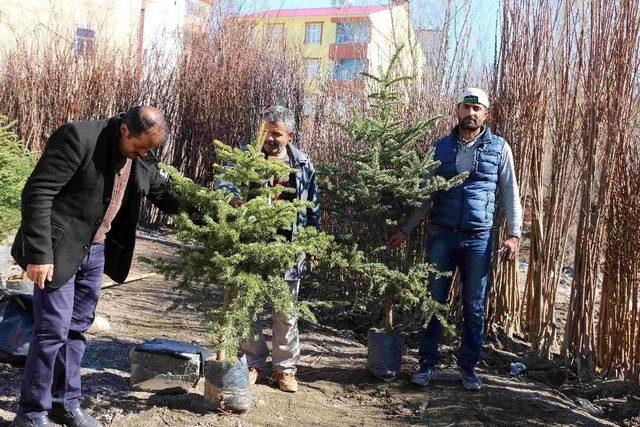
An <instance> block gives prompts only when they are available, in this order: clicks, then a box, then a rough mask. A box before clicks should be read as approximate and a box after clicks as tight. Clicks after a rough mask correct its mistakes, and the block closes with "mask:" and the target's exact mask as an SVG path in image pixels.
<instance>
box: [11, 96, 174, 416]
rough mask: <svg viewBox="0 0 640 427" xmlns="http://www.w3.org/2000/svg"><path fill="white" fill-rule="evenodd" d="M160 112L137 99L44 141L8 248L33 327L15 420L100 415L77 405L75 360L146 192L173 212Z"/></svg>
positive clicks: (128, 255)
mask: <svg viewBox="0 0 640 427" xmlns="http://www.w3.org/2000/svg"><path fill="white" fill-rule="evenodd" d="M165 128H166V124H165V119H164V117H163V115H162V113H161V112H160V111H159V110H157V109H156V108H153V107H148V106H143V107H134V108H132V109H131V110H129V111H128V112H127V113H123V114H119V115H117V116H115V117H112V118H110V119H107V120H96V121H84V122H74V123H67V124H65V125H63V126H61V127H60V128H59V129H57V130H56V131H55V132H54V133H53V134H52V135H51V137H50V138H49V140H48V141H47V144H46V146H45V149H44V152H43V153H42V157H41V158H40V160H39V162H38V164H37V165H36V167H35V169H34V170H33V172H32V174H31V176H30V177H29V179H28V181H27V183H26V185H25V187H24V190H23V192H22V223H21V226H20V228H19V230H18V234H17V236H16V238H15V240H14V244H13V247H12V252H11V253H12V255H13V257H14V258H15V260H16V262H17V263H18V264H19V265H20V266H21V267H22V268H23V269H24V270H26V272H27V276H28V277H29V279H31V280H33V282H34V283H35V286H34V300H33V302H34V305H33V309H34V321H35V329H34V334H33V338H32V340H31V344H30V348H29V354H28V356H27V363H26V366H25V376H24V380H23V384H22V391H21V397H20V410H19V412H18V415H17V416H16V419H15V420H14V425H18V426H43V425H51V424H49V417H50V418H51V420H52V421H55V422H57V423H59V424H65V425H67V426H96V425H99V423H98V422H97V421H96V420H95V419H94V418H93V417H91V416H90V415H89V414H87V413H86V412H84V411H82V409H80V395H81V392H80V362H81V360H82V355H83V353H84V349H85V338H84V332H85V331H86V330H87V329H89V327H90V326H91V324H92V322H93V319H94V316H95V307H96V304H97V302H98V297H99V294H100V288H101V285H102V275H103V272H104V273H106V274H107V275H109V276H110V277H111V278H112V279H113V280H114V281H116V282H122V281H124V280H125V278H126V277H127V274H128V273H129V268H130V266H131V260H132V257H133V249H134V245H135V231H136V225H137V222H138V215H139V211H140V204H141V202H142V199H143V197H145V196H146V197H148V198H149V199H150V200H151V202H153V203H154V204H155V205H156V206H158V207H159V208H160V209H161V210H163V211H164V212H166V213H175V212H177V208H178V206H177V202H176V201H175V199H174V198H173V197H172V196H171V195H170V181H169V180H168V177H167V175H166V174H164V173H162V172H161V171H160V170H159V169H158V167H157V160H156V157H155V156H154V155H153V154H150V152H151V150H153V149H154V148H156V147H158V146H159V145H160V144H162V143H163V142H164V140H165V132H166V129H165Z"/></svg>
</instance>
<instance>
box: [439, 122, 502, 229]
mask: <svg viewBox="0 0 640 427" xmlns="http://www.w3.org/2000/svg"><path fill="white" fill-rule="evenodd" d="M504 144H505V142H504V139H502V138H501V137H499V136H497V135H494V134H492V133H491V130H490V129H489V128H488V127H485V131H484V134H483V135H482V137H481V140H480V143H479V144H478V146H477V147H476V149H475V160H474V162H473V169H472V170H471V172H469V176H468V177H467V179H466V180H465V181H464V182H463V183H462V184H461V185H459V186H457V187H454V188H452V189H450V190H447V191H439V192H438V193H436V195H435V197H434V202H433V208H432V209H431V222H432V223H433V224H438V225H441V226H443V227H445V228H449V229H454V230H461V231H478V230H487V229H490V228H492V227H493V214H494V212H495V211H496V194H497V191H498V176H499V168H500V160H501V158H502V148H503V147H504ZM457 153H458V127H457V126H456V127H454V128H453V130H452V131H451V133H450V134H449V135H447V136H445V137H444V138H442V139H440V140H439V141H437V142H436V143H435V159H436V160H438V161H440V166H439V167H438V169H437V170H436V174H437V175H440V176H442V177H443V178H446V179H451V178H453V177H454V176H456V175H457V174H458V171H457V170H456V154H457Z"/></svg>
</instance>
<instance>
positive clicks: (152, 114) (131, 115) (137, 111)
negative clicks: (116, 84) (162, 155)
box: [122, 105, 166, 136]
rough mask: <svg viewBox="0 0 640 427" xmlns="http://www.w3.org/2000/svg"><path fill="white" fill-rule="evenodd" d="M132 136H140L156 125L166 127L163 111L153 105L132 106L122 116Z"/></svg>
mask: <svg viewBox="0 0 640 427" xmlns="http://www.w3.org/2000/svg"><path fill="white" fill-rule="evenodd" d="M122 121H123V122H124V124H126V125H127V128H129V132H130V133H131V135H132V136H139V135H140V134H143V133H145V132H148V131H149V130H150V129H151V128H153V127H155V126H162V127H163V128H165V127H166V123H165V119H164V116H163V115H162V113H160V111H158V110H157V109H155V108H153V107H148V106H145V105H140V106H137V107H133V108H130V109H129V111H127V112H126V113H124V117H123V118H122Z"/></svg>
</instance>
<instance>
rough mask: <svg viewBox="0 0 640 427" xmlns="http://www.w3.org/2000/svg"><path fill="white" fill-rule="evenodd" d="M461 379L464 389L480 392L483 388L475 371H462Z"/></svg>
mask: <svg viewBox="0 0 640 427" xmlns="http://www.w3.org/2000/svg"><path fill="white" fill-rule="evenodd" d="M460 379H461V380H462V387H464V388H465V390H474V391H475V390H480V389H481V388H482V381H480V378H478V375H476V371H475V369H473V368H472V369H460Z"/></svg>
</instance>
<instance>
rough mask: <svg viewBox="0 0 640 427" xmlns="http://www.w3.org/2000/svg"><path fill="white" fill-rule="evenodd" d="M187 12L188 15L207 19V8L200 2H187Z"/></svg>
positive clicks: (194, 0)
mask: <svg viewBox="0 0 640 427" xmlns="http://www.w3.org/2000/svg"><path fill="white" fill-rule="evenodd" d="M185 10H186V12H187V15H191V16H195V17H196V18H201V19H205V18H206V17H207V6H206V5H205V4H204V3H201V2H199V1H198V0H185Z"/></svg>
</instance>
